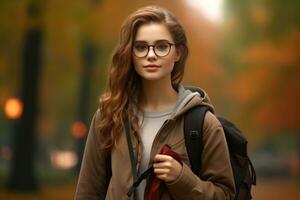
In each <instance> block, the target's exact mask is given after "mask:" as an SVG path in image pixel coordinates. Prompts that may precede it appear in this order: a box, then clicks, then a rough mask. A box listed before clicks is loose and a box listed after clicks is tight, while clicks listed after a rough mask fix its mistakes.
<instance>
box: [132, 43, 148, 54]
mask: <svg viewBox="0 0 300 200" xmlns="http://www.w3.org/2000/svg"><path fill="white" fill-rule="evenodd" d="M134 49H135V50H136V51H139V52H143V51H147V49H148V46H147V45H146V44H135V45H134Z"/></svg>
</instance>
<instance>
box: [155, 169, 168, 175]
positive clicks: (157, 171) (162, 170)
mask: <svg viewBox="0 0 300 200" xmlns="http://www.w3.org/2000/svg"><path fill="white" fill-rule="evenodd" d="M154 173H155V174H159V175H161V174H168V173H170V169H166V168H154Z"/></svg>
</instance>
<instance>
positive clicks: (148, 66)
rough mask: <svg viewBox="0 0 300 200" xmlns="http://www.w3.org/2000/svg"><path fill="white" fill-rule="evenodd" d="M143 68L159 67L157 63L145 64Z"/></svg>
mask: <svg viewBox="0 0 300 200" xmlns="http://www.w3.org/2000/svg"><path fill="white" fill-rule="evenodd" d="M144 68H159V66H158V65H146V66H144Z"/></svg>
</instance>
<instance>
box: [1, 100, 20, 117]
mask: <svg viewBox="0 0 300 200" xmlns="http://www.w3.org/2000/svg"><path fill="white" fill-rule="evenodd" d="M4 112H5V115H6V116H7V117H8V118H9V119H18V118H20V117H21V115H22V113H23V103H22V101H21V100H20V99H17V98H9V99H8V100H7V101H6V102H5V105H4Z"/></svg>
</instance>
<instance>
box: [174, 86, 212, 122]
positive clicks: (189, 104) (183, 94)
mask: <svg viewBox="0 0 300 200" xmlns="http://www.w3.org/2000/svg"><path fill="white" fill-rule="evenodd" d="M196 90H197V91H199V92H200V93H202V94H200V93H199V92H197V91H196ZM198 105H205V106H208V107H209V108H210V111H211V112H212V113H215V111H214V107H213V105H212V104H211V102H210V99H209V96H208V95H207V93H206V92H205V91H204V90H203V89H201V88H196V87H183V86H182V85H179V87H178V100H177V102H176V105H175V108H174V111H173V113H172V115H171V118H176V117H178V116H180V115H182V114H184V113H185V112H186V111H188V110H189V109H191V108H193V107H195V106H198Z"/></svg>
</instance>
